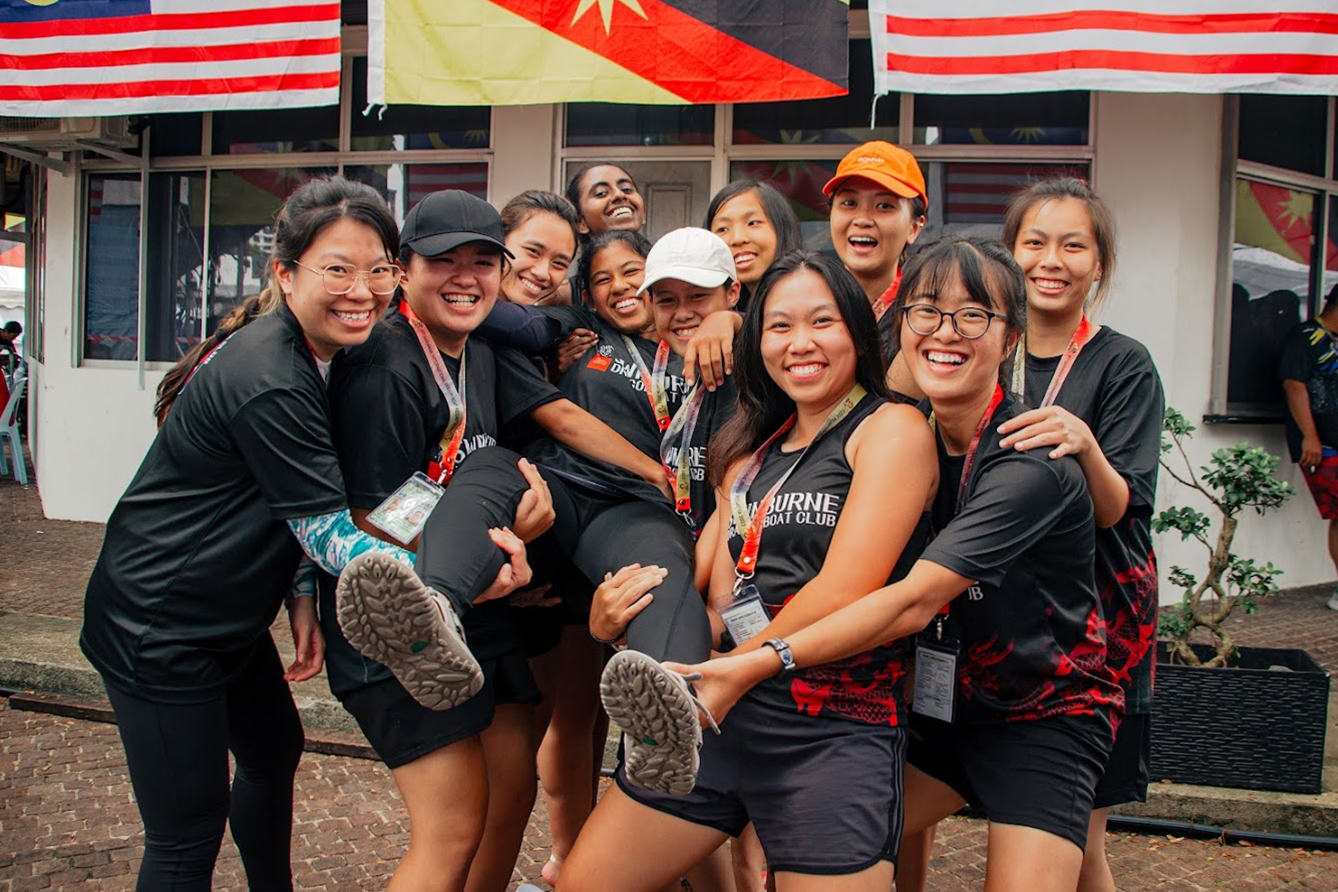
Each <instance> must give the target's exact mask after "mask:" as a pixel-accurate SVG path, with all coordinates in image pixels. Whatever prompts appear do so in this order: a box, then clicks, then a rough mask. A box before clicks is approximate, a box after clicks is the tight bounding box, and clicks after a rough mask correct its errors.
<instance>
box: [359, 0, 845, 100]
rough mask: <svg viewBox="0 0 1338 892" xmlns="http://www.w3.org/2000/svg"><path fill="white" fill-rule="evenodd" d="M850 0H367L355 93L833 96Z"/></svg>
mask: <svg viewBox="0 0 1338 892" xmlns="http://www.w3.org/2000/svg"><path fill="white" fill-rule="evenodd" d="M848 18H849V0H369V3H368V25H369V28H368V41H369V45H368V66H367V67H368V75H367V94H368V97H369V98H370V100H371V101H372V102H379V103H385V104H410V105H523V104H528V103H539V102H579V101H600V102H636V103H658V104H682V103H708V102H757V101H765V100H776V99H809V98H818V97H824V96H839V95H842V94H844V93H845V92H846V83H847V78H848V71H849V58H848V56H849V49H848V46H847V40H848Z"/></svg>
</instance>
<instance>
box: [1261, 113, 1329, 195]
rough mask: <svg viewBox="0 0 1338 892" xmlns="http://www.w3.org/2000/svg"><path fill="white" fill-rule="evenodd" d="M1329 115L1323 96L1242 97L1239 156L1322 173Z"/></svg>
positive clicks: (1303, 171) (1317, 174)
mask: <svg viewBox="0 0 1338 892" xmlns="http://www.w3.org/2000/svg"><path fill="white" fill-rule="evenodd" d="M1328 116H1329V100H1328V98H1327V97H1324V96H1276V95H1268V96H1258V95H1247V96H1242V97H1240V157H1241V158H1242V159H1243V160H1245V161H1258V162H1259V163H1261V164H1271V165H1273V166H1274V167H1285V168H1286V169H1288V170H1296V171H1300V172H1301V173H1310V174H1315V175H1316V176H1323V175H1324V160H1325V146H1326V143H1327V136H1328V132H1329V124H1328Z"/></svg>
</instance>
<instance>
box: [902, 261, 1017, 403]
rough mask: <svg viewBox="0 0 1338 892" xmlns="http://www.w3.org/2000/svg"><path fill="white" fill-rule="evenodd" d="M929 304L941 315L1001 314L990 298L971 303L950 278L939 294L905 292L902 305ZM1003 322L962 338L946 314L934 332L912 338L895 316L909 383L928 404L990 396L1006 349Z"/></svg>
mask: <svg viewBox="0 0 1338 892" xmlns="http://www.w3.org/2000/svg"><path fill="white" fill-rule="evenodd" d="M917 304H930V305H933V306H935V307H937V308H938V309H939V310H941V311H942V312H944V313H952V312H956V311H957V310H961V309H965V308H975V309H981V310H987V311H990V312H994V313H999V314H1003V313H1004V312H1005V308H1004V306H1003V305H1002V303H1000V302H999V299H998V298H997V297H996V296H994V295H991V296H990V303H989V304H981V303H980V302H978V301H976V300H975V299H973V298H972V297H971V296H970V294H969V293H968V292H967V290H966V287H965V286H964V285H963V284H962V281H961V278H960V276H954V277H953V278H952V279H951V280H950V281H949V283H948V284H947V285H946V286H945V287H944V289H943V291H942V292H941V293H939V294H937V295H934V294H925V293H921V294H910V295H907V296H906V306H907V307H914V306H915V305H917ZM1013 340H1014V339H1013V338H1012V337H1011V336H1010V335H1009V332H1008V325H1007V322H1006V320H1005V319H998V318H995V319H991V320H990V321H989V323H988V327H987V328H986V329H985V334H984V335H982V336H981V337H979V338H975V339H968V338H964V337H962V336H961V335H959V334H958V333H957V330H956V329H955V328H954V327H953V323H952V320H951V319H949V318H948V317H947V316H944V317H942V318H941V319H940V320H939V326H938V328H937V329H936V330H935V331H933V332H932V333H930V334H927V335H921V334H917V333H916V332H915V331H914V330H913V329H912V328H911V326H910V322H909V321H908V320H907V314H906V313H903V314H902V318H901V353H902V355H903V356H905V357H906V365H907V367H908V368H909V370H910V372H911V375H912V376H913V377H914V378H915V383H916V384H917V385H919V387H920V389H921V390H923V391H924V393H925V395H926V396H928V397H929V400H930V402H931V403H947V402H969V401H971V400H974V399H978V398H979V397H980V396H981V395H982V394H983V393H993V391H994V387H995V385H996V384H997V383H998V381H999V365H1000V363H1002V362H1003V359H1004V356H1006V355H1007V352H1008V350H1009V349H1010V348H1011V346H1012V343H1011V342H1012V341H1013Z"/></svg>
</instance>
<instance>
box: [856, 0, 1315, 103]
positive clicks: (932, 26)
mask: <svg viewBox="0 0 1338 892" xmlns="http://www.w3.org/2000/svg"><path fill="white" fill-rule="evenodd" d="M869 30H870V31H871V32H872V33H873V56H874V85H875V89H876V90H877V91H878V92H880V93H884V92H890V91H893V90H905V91H910V92H919V93H1026V92H1036V91H1042V90H1119V91H1125V92H1136V93H1312V94H1332V93H1338V0H1108V2H1104V3H1102V5H1101V6H1099V7H1095V8H1088V7H1085V6H1082V5H1081V4H1077V3H1074V2H1072V0H1028V2H1026V3H1001V2H999V0H869Z"/></svg>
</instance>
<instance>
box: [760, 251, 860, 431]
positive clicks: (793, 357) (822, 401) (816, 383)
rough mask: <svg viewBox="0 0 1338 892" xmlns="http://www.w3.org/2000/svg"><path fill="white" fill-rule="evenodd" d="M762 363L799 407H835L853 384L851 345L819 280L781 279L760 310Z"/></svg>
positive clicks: (801, 273) (808, 273)
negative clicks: (833, 405)
mask: <svg viewBox="0 0 1338 892" xmlns="http://www.w3.org/2000/svg"><path fill="white" fill-rule="evenodd" d="M761 348H762V364H763V366H764V367H765V368H766V370H767V374H768V375H770V376H771V379H772V380H773V381H775V382H776V385H777V386H778V387H780V389H781V390H782V391H784V392H785V393H786V395H788V396H789V397H790V398H791V399H792V400H794V402H795V405H796V406H799V407H800V408H803V407H806V406H812V407H814V408H821V407H824V406H829V405H832V404H834V403H835V402H836V401H837V400H840V399H841V398H842V397H844V396H845V395H846V394H847V393H849V392H850V388H851V387H853V386H854V385H855V366H856V355H855V342H854V340H853V339H852V338H851V336H850V331H849V330H848V329H847V328H846V324H845V321H844V320H843V319H842V318H841V313H840V310H839V308H838V307H837V305H836V298H835V297H834V296H833V295H832V292H831V289H829V288H828V287H827V283H826V282H825V281H824V280H823V278H822V276H820V275H818V274H817V273H815V272H814V271H813V270H810V269H804V268H800V269H798V270H796V271H795V272H793V273H790V274H789V275H787V276H785V277H784V278H781V279H779V280H778V281H776V283H775V284H774V285H773V286H772V287H771V290H770V291H768V292H767V300H766V305H765V306H764V307H763V308H762V341H761Z"/></svg>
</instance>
